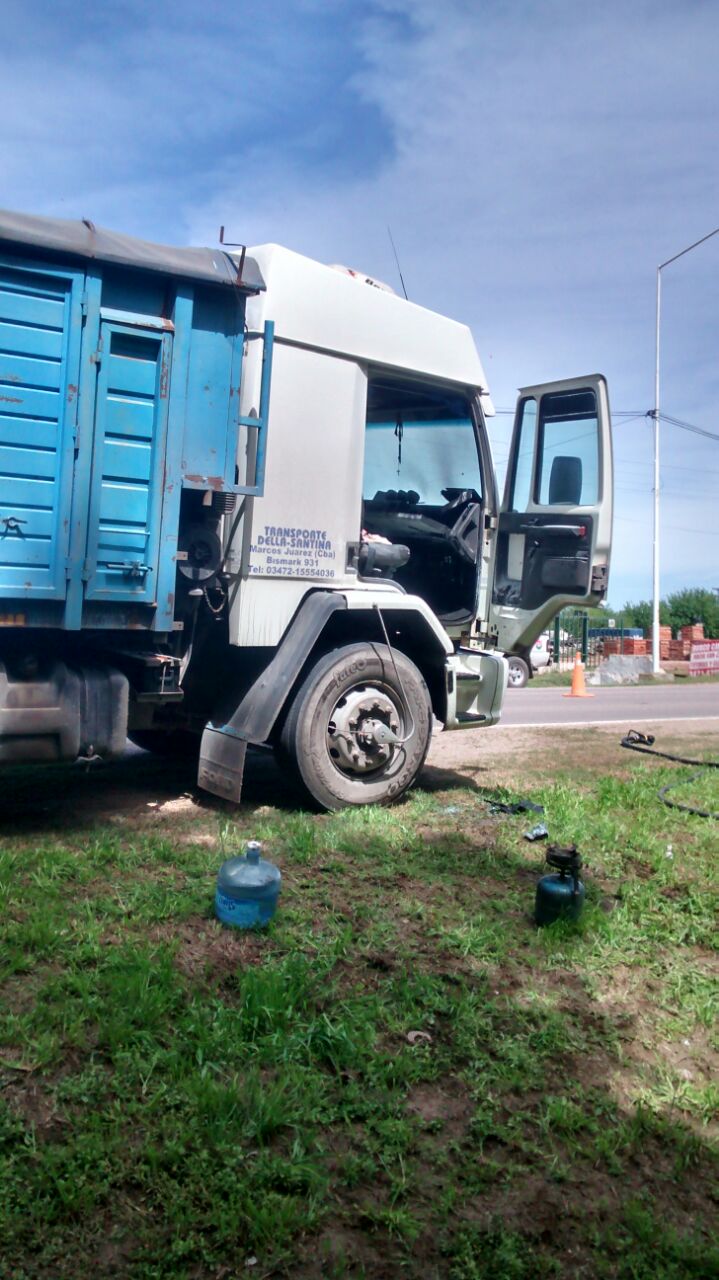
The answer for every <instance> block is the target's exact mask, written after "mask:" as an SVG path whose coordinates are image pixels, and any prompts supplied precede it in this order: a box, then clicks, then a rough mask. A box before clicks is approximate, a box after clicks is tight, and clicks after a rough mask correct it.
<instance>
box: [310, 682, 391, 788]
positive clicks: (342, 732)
mask: <svg viewBox="0 0 719 1280" xmlns="http://www.w3.org/2000/svg"><path fill="white" fill-rule="evenodd" d="M400 727H401V726H400V717H399V711H398V709H397V706H396V705H395V703H394V702H393V701H392V699H391V698H390V697H389V695H388V694H386V693H385V692H384V691H383V690H382V689H371V688H361V689H352V690H350V691H349V692H348V693H346V694H343V696H342V697H341V698H340V699H339V701H338V702H337V704H336V705H335V708H334V710H333V712H332V715H331V717H330V720H329V723H328V726H327V750H328V752H329V754H330V757H331V759H332V761H333V763H334V764H335V766H336V767H337V768H338V769H340V770H342V772H343V773H354V774H357V773H360V774H361V773H370V772H372V771H373V770H376V769H381V768H383V767H384V766H385V765H386V764H387V763H388V762H389V761H390V760H391V759H392V756H393V754H394V751H395V749H396V747H395V744H394V743H393V742H391V741H382V739H383V738H385V737H386V735H387V731H388V730H389V731H390V733H391V734H393V735H396V734H398V733H399V731H400Z"/></svg>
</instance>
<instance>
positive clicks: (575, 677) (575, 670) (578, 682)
mask: <svg viewBox="0 0 719 1280" xmlns="http://www.w3.org/2000/svg"><path fill="white" fill-rule="evenodd" d="M562 697H563V698H593V697H594V694H593V693H587V687H586V685H585V683H584V663H583V662H582V655H581V654H580V653H576V654H575V656H574V666H573V667H572V687H571V689H570V690H569V693H563V694H562Z"/></svg>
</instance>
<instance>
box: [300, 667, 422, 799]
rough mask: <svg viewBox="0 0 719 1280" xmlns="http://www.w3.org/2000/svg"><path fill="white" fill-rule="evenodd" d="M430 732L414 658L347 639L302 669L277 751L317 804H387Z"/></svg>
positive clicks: (410, 774)
mask: <svg viewBox="0 0 719 1280" xmlns="http://www.w3.org/2000/svg"><path fill="white" fill-rule="evenodd" d="M395 664H396V667H397V671H395ZM397 673H399V679H398V678H397ZM431 733H432V706H431V703H430V698H429V693H428V690H427V686H426V684H425V682H424V679H423V677H422V674H421V672H420V671H418V669H417V667H416V666H415V665H414V663H413V662H411V661H410V660H409V658H406V657H405V656H404V654H402V653H398V652H397V651H396V650H395V651H394V663H393V662H392V654H391V653H390V650H389V649H388V648H387V646H386V645H383V644H353V645H347V646H346V647H345V648H342V649H335V650H334V651H333V652H332V653H329V654H326V655H325V656H324V657H322V658H320V659H319V661H318V662H317V664H316V665H315V666H314V667H313V668H312V670H311V671H310V672H309V674H308V676H307V677H306V679H305V681H304V683H303V684H302V686H301V687H300V689H299V690H298V692H297V694H296V695H295V697H294V699H293V701H292V704H291V706H290V709H289V712H288V714H287V717H286V720H285V723H284V726H283V728H282V732H281V736H280V741H279V747H278V755H279V757H280V760H281V761H283V762H286V763H288V764H289V765H290V766H291V768H292V771H293V773H294V774H295V776H296V778H297V780H298V781H299V782H300V784H301V785H302V787H303V789H304V790H305V791H306V792H308V793H309V795H310V796H311V797H312V799H313V800H314V801H315V803H316V804H318V805H320V806H321V807H322V808H323V809H342V808H345V807H346V806H348V805H362V804H390V803H391V802H392V801H394V800H397V799H398V798H399V796H401V795H402V794H403V793H404V792H405V791H406V790H407V788H408V787H410V786H411V785H412V783H413V782H414V781H415V779H416V777H417V775H418V773H419V771H420V769H421V768H422V765H423V764H424V760H425V756H426V755H427V749H428V747H429V740H430V736H431Z"/></svg>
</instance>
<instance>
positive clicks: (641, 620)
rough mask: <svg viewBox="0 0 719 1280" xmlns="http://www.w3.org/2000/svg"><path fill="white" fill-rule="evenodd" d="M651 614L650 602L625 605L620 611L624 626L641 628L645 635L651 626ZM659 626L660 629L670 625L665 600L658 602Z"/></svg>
mask: <svg viewBox="0 0 719 1280" xmlns="http://www.w3.org/2000/svg"><path fill="white" fill-rule="evenodd" d="M652 612H653V610H652V603H651V600H640V601H639V602H638V603H637V604H631V603H630V604H625V606H624V608H623V609H622V618H623V622H624V626H625V627H641V628H642V630H643V631H644V632H645V633H646V632H647V631H649V630H650V628H651V625H652ZM659 625H660V626H661V627H664V626H667V625H671V616H670V612H669V605H668V604H667V602H666V600H661V601H660V602H659Z"/></svg>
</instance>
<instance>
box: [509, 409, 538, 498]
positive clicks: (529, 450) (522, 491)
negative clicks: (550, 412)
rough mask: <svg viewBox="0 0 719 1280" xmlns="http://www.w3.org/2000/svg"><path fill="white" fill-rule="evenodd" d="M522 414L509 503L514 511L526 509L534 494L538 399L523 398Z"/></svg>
mask: <svg viewBox="0 0 719 1280" xmlns="http://www.w3.org/2000/svg"><path fill="white" fill-rule="evenodd" d="M520 413H521V415H522V421H521V426H520V428H519V444H518V447H517V456H516V460H515V466H514V480H513V483H512V499H511V502H510V504H509V506H510V510H512V511H526V510H527V507H528V506H529V502H530V499H531V496H532V470H533V467H534V444H535V440H536V435H537V401H536V400H534V399H531V398H530V399H527V400H523V401H522V403H521V405H520Z"/></svg>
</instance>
